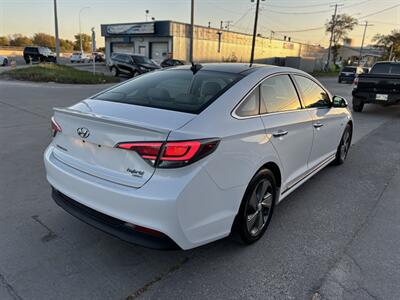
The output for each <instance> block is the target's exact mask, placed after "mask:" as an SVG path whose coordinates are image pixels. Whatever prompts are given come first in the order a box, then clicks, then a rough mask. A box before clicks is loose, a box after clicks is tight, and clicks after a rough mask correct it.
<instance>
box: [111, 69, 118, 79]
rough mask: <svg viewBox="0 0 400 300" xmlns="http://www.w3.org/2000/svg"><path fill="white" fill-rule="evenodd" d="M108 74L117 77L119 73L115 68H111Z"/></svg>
mask: <svg viewBox="0 0 400 300" xmlns="http://www.w3.org/2000/svg"><path fill="white" fill-rule="evenodd" d="M110 72H111V75H112V76H115V77H118V75H119V71H118V69H117V68H116V67H111V69H110Z"/></svg>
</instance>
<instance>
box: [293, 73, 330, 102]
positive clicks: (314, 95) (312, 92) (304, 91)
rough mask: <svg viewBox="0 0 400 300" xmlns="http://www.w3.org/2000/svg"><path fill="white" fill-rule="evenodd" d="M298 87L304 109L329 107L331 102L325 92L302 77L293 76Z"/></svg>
mask: <svg viewBox="0 0 400 300" xmlns="http://www.w3.org/2000/svg"><path fill="white" fill-rule="evenodd" d="M294 78H295V79H296V83H297V85H298V87H299V90H300V93H301V95H302V99H303V102H304V105H305V108H313V107H316V108H324V107H330V106H331V101H330V99H329V96H328V94H327V92H326V91H325V90H324V89H323V88H321V87H320V86H319V85H318V84H316V83H315V82H314V81H312V80H311V79H308V78H306V77H304V76H299V75H294Z"/></svg>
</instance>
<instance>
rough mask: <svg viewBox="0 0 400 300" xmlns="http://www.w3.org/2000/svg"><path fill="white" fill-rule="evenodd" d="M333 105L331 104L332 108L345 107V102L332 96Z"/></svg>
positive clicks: (343, 99) (338, 97) (339, 97)
mask: <svg viewBox="0 0 400 300" xmlns="http://www.w3.org/2000/svg"><path fill="white" fill-rule="evenodd" d="M332 101H333V103H332V107H342V108H343V107H347V106H348V104H347V100H346V99H345V98H343V97H341V96H333V99H332Z"/></svg>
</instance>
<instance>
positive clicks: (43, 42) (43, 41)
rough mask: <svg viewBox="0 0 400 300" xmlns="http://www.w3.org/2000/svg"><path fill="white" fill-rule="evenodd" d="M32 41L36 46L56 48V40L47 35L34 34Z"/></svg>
mask: <svg viewBox="0 0 400 300" xmlns="http://www.w3.org/2000/svg"><path fill="white" fill-rule="evenodd" d="M32 41H33V44H34V45H36V46H42V47H48V48H52V49H54V48H55V47H56V38H55V37H54V36H51V35H50V34H47V33H42V32H39V33H35V34H34V35H33V39H32Z"/></svg>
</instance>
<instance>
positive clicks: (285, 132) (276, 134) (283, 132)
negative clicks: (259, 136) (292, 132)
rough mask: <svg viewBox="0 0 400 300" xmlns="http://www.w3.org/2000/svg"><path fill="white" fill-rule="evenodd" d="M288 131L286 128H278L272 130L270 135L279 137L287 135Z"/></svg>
mask: <svg viewBox="0 0 400 300" xmlns="http://www.w3.org/2000/svg"><path fill="white" fill-rule="evenodd" d="M288 133H289V131H287V130H281V129H279V130H278V131H276V132H274V133H273V134H272V135H273V136H274V137H281V136H284V135H287V134H288Z"/></svg>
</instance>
